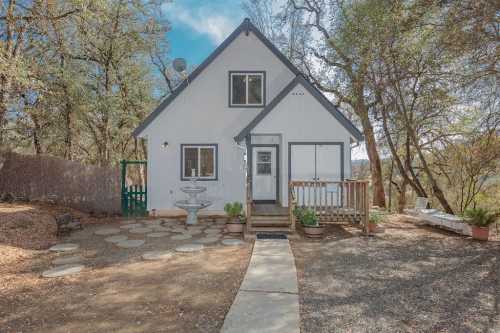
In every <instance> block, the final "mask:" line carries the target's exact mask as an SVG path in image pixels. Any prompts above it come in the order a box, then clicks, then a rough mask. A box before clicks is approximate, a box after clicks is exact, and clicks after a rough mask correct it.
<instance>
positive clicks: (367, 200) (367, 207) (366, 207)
mask: <svg viewBox="0 0 500 333" xmlns="http://www.w3.org/2000/svg"><path fill="white" fill-rule="evenodd" d="M363 187H364V197H365V199H364V200H363V201H364V221H363V222H364V228H365V233H366V234H367V235H368V221H369V219H370V196H369V193H368V182H366V181H365V182H364V186H363Z"/></svg>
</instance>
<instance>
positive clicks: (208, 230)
mask: <svg viewBox="0 0 500 333" xmlns="http://www.w3.org/2000/svg"><path fill="white" fill-rule="evenodd" d="M203 232H204V233H206V234H220V230H214V229H207V230H205V231H203Z"/></svg>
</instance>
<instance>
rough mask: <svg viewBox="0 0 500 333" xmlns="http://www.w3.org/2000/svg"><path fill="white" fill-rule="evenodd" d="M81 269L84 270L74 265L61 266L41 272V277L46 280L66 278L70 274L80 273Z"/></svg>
mask: <svg viewBox="0 0 500 333" xmlns="http://www.w3.org/2000/svg"><path fill="white" fill-rule="evenodd" d="M83 268H84V266H83V265H76V264H73V265H62V266H57V267H55V268H52V269H49V270H47V271H45V272H43V273H42V276H43V277H46V278H53V277H60V276H67V275H71V274H76V273H80V272H81V270H82V269H83Z"/></svg>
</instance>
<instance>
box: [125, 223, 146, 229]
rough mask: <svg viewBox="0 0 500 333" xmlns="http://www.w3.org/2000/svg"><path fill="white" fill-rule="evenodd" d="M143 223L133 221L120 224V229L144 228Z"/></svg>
mask: <svg viewBox="0 0 500 333" xmlns="http://www.w3.org/2000/svg"><path fill="white" fill-rule="evenodd" d="M142 227H143V225H142V224H141V223H131V224H125V225H122V226H120V229H134V228H142Z"/></svg>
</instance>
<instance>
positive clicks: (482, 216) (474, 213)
mask: <svg viewBox="0 0 500 333" xmlns="http://www.w3.org/2000/svg"><path fill="white" fill-rule="evenodd" d="M464 215H465V217H467V218H468V220H466V222H467V223H469V224H472V225H475V226H476V227H480V228H485V227H488V226H489V225H490V224H493V223H495V221H496V215H495V214H494V213H491V212H490V211H488V210H487V209H485V208H469V209H467V210H466V211H465V214H464Z"/></svg>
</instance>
